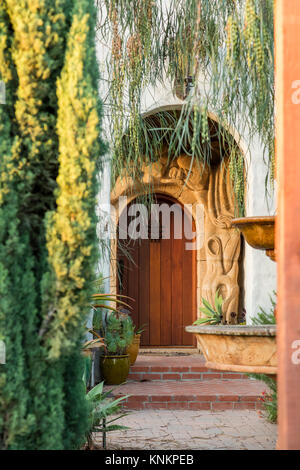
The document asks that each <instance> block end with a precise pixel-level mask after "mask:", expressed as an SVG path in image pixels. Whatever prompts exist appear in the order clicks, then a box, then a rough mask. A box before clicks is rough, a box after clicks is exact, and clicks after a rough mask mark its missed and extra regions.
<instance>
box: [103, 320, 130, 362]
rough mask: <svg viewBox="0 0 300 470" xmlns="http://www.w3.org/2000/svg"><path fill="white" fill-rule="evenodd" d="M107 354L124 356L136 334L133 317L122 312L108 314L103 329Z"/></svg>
mask: <svg viewBox="0 0 300 470" xmlns="http://www.w3.org/2000/svg"><path fill="white" fill-rule="evenodd" d="M102 334H103V337H104V342H105V345H106V354H107V355H116V356H122V355H123V354H126V349H127V347H128V346H129V345H130V344H131V342H132V340H133V336H134V325H133V323H132V320H131V318H130V317H129V316H128V315H126V314H122V313H118V312H117V313H115V312H111V313H109V314H108V315H107V318H106V324H105V327H104V330H103V333H102Z"/></svg>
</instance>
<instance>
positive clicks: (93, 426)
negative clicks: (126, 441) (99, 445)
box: [86, 382, 129, 449]
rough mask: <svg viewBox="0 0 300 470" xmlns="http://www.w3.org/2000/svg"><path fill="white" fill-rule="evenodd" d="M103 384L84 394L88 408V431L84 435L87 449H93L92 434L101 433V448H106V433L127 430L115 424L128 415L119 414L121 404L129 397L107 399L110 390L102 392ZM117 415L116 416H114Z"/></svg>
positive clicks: (125, 427)
mask: <svg viewBox="0 0 300 470" xmlns="http://www.w3.org/2000/svg"><path fill="white" fill-rule="evenodd" d="M103 385H104V382H101V383H99V384H98V385H96V386H95V387H94V388H92V390H90V391H89V392H88V393H87V394H86V400H87V402H88V408H89V429H88V432H87V435H86V439H87V447H88V449H93V448H95V444H94V440H93V434H94V433H99V432H101V433H102V435H103V440H102V442H103V448H104V449H105V448H106V433H107V432H111V431H119V430H124V429H128V427H127V426H120V425H118V424H113V423H115V422H116V421H117V420H118V419H120V418H123V417H124V416H127V415H128V413H122V412H121V406H120V404H121V402H122V401H124V400H126V399H127V398H128V397H129V395H125V396H123V397H120V398H117V399H115V400H114V399H111V398H109V395H110V393H111V390H108V391H105V392H104V391H103ZM116 415H117V416H116Z"/></svg>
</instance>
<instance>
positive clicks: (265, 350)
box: [185, 325, 277, 375]
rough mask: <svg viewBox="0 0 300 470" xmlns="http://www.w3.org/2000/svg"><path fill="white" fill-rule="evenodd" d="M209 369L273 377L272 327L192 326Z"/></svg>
mask: <svg viewBox="0 0 300 470" xmlns="http://www.w3.org/2000/svg"><path fill="white" fill-rule="evenodd" d="M185 330H186V331H187V332H189V333H193V334H195V335H196V337H197V340H198V341H199V344H200V347H201V350H202V352H203V354H204V357H205V359H206V366H207V367H208V368H210V369H218V370H226V371H233V372H244V373H256V374H268V375H275V374H276V373H277V347H276V325H262V326H250V325H249V326H248V325H217V326H210V325H204V326H203V325H197V326H195V325H193V326H187V327H186V328H185Z"/></svg>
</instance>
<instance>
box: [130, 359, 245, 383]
mask: <svg viewBox="0 0 300 470" xmlns="http://www.w3.org/2000/svg"><path fill="white" fill-rule="evenodd" d="M215 379H238V380H241V379H247V376H246V375H245V374H240V373H238V372H226V371H218V370H212V369H208V368H207V367H205V359H204V357H203V356H202V355H200V354H196V355H190V356H171V357H170V356H150V355H149V356H146V355H140V356H139V357H138V358H137V361H136V363H135V364H134V365H133V366H132V367H131V368H130V372H129V375H128V381H135V382H143V381H161V380H166V381H169V380H180V381H187V380H215Z"/></svg>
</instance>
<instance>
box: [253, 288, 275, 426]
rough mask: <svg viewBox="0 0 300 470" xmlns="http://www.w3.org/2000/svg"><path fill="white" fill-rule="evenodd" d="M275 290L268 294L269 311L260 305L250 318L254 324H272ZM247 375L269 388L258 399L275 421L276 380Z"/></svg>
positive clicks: (271, 420)
mask: <svg viewBox="0 0 300 470" xmlns="http://www.w3.org/2000/svg"><path fill="white" fill-rule="evenodd" d="M275 299H276V292H273V296H271V295H270V302H271V306H270V311H269V312H266V311H265V310H264V309H263V308H262V307H260V309H259V312H258V314H257V316H256V317H255V318H252V322H253V324H254V325H272V324H274V323H276V321H275V315H274V312H275V307H276V300H275ZM248 376H249V377H251V378H253V379H256V380H260V381H262V382H264V383H265V384H266V385H267V386H268V387H269V389H270V393H263V394H262V396H261V398H260V400H261V402H262V403H263V407H264V410H265V413H266V416H267V419H268V420H269V421H270V422H271V423H276V422H277V382H276V380H274V379H273V378H272V377H270V376H268V375H265V374H248Z"/></svg>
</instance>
